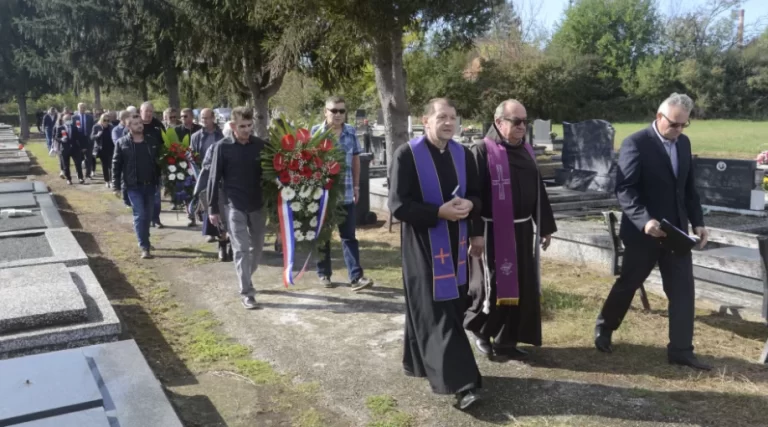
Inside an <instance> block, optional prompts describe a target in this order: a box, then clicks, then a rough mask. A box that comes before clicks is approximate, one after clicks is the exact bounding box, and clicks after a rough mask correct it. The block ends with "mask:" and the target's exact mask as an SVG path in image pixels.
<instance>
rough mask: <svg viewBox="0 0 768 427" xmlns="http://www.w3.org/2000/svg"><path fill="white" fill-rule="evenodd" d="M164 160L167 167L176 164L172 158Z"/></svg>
mask: <svg viewBox="0 0 768 427" xmlns="http://www.w3.org/2000/svg"><path fill="white" fill-rule="evenodd" d="M165 160H167V161H168V164H169V165H175V164H176V159H174V158H173V157H168V158H166V159H165Z"/></svg>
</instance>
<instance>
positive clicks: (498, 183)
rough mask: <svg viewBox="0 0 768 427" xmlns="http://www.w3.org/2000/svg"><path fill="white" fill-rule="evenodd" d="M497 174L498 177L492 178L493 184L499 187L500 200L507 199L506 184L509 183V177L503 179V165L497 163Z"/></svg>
mask: <svg viewBox="0 0 768 427" xmlns="http://www.w3.org/2000/svg"><path fill="white" fill-rule="evenodd" d="M496 176H497V177H498V179H493V178H491V186H498V187H499V200H505V199H506V194H505V193H504V185H506V184H509V178H507V179H503V176H504V172H503V168H502V166H501V165H496Z"/></svg>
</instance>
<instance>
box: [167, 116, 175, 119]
mask: <svg viewBox="0 0 768 427" xmlns="http://www.w3.org/2000/svg"><path fill="white" fill-rule="evenodd" d="M168 118H169V119H171V120H176V116H169V117H168Z"/></svg>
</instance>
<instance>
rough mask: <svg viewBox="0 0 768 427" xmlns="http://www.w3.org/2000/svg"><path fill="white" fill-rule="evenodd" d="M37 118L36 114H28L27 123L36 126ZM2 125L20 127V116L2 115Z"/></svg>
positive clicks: (0, 119) (0, 120)
mask: <svg viewBox="0 0 768 427" xmlns="http://www.w3.org/2000/svg"><path fill="white" fill-rule="evenodd" d="M36 120H37V119H36V118H35V115H34V114H27V122H28V123H29V125H30V126H34V125H35V122H36ZM0 123H5V124H7V125H11V126H19V125H20V124H19V115H18V114H0Z"/></svg>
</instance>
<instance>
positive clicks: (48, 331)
mask: <svg viewBox="0 0 768 427" xmlns="http://www.w3.org/2000/svg"><path fill="white" fill-rule="evenodd" d="M0 301H2V307H3V308H2V310H0V319H2V320H1V321H0V324H2V325H4V326H3V328H4V329H5V330H3V331H0V359H5V358H8V357H16V356H22V355H27V354H33V353H40V352H44V351H51V350H58V349H61V348H72V347H79V346H83V345H91V344H95V343H102V342H109V341H114V340H116V339H117V336H118V334H120V321H119V320H118V318H117V315H116V314H115V310H114V309H113V308H112V305H111V304H110V303H109V299H107V296H106V295H105V294H104V290H103V289H102V287H101V285H100V284H99V282H98V280H97V279H96V276H94V275H93V272H92V271H91V269H90V267H88V266H87V265H84V266H76V267H67V266H65V265H64V264H63V263H59V264H44V265H32V266H25V267H19V268H7V269H0ZM83 310H84V311H83ZM9 325H11V326H12V327H9ZM0 378H2V375H0ZM0 382H2V381H0ZM1 401H2V398H1V397H0V402H1ZM0 406H2V405H0ZM0 425H2V423H0Z"/></svg>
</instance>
